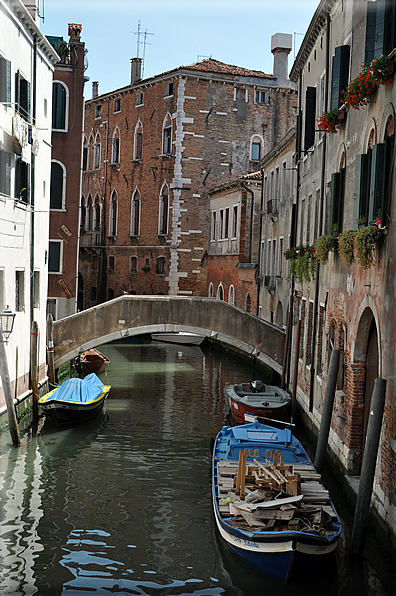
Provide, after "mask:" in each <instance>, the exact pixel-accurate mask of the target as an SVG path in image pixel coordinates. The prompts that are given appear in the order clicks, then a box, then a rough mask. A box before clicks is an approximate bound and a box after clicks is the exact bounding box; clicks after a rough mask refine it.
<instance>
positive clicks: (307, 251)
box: [283, 244, 316, 285]
mask: <svg viewBox="0 0 396 596" xmlns="http://www.w3.org/2000/svg"><path fill="white" fill-rule="evenodd" d="M283 254H284V256H285V258H286V260H287V261H290V273H291V274H292V275H293V277H296V278H297V279H298V281H299V282H300V284H301V285H303V284H304V281H308V282H309V281H311V280H312V281H313V280H314V279H315V271H316V260H315V249H314V247H313V246H311V245H309V244H307V245H304V244H300V245H299V246H297V247H296V248H291V249H290V250H286V251H285V252H284V253H283Z"/></svg>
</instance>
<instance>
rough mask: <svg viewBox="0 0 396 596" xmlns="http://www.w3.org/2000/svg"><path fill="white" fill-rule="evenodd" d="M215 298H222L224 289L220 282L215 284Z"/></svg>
mask: <svg viewBox="0 0 396 596" xmlns="http://www.w3.org/2000/svg"><path fill="white" fill-rule="evenodd" d="M216 298H217V299H218V300H224V289H223V284H221V283H220V284H219V285H218V286H217V294H216Z"/></svg>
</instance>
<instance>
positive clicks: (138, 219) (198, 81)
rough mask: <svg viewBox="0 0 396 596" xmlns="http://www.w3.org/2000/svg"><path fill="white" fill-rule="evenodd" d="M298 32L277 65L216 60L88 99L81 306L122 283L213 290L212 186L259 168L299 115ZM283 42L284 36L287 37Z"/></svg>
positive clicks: (176, 291) (156, 290)
mask: <svg viewBox="0 0 396 596" xmlns="http://www.w3.org/2000/svg"><path fill="white" fill-rule="evenodd" d="M289 38H290V36H282V35H279V34H278V36H274V38H273V48H272V51H273V52H274V56H275V60H274V64H275V72H274V75H268V74H265V73H263V72H257V71H251V70H248V69H244V68H240V67H236V66H231V65H227V64H223V63H221V62H218V61H216V60H213V59H208V60H203V61H201V62H197V63H195V64H192V65H190V66H184V67H180V68H176V69H175V70H172V71H169V72H167V73H163V74H161V75H158V76H156V77H153V78H151V79H146V80H141V79H140V69H141V63H140V60H139V59H134V60H132V67H131V84H130V85H128V86H127V87H124V88H122V89H118V90H116V91H114V92H112V93H108V94H105V95H101V96H100V95H98V87H97V84H96V83H94V85H93V98H92V99H91V100H89V101H87V102H86V112H85V141H84V157H83V170H84V171H83V190H82V202H81V242H80V246H81V248H80V265H79V270H80V273H81V286H82V287H81V295H82V296H84V299H83V303H82V304H81V307H83V308H87V307H90V306H93V305H95V304H97V303H98V302H103V301H104V300H107V299H109V298H112V297H116V296H119V295H121V294H122V293H123V292H126V293H136V294H171V295H207V293H208V285H207V260H206V251H207V247H208V234H209V225H210V222H209V217H210V213H209V200H208V190H209V189H210V188H211V187H213V186H218V185H219V184H221V183H223V182H227V181H229V180H231V179H234V178H237V177H239V176H240V175H242V174H245V173H247V172H251V171H254V170H255V169H257V164H258V162H259V161H260V159H261V158H262V156H263V155H264V154H265V153H266V152H267V151H268V150H269V149H270V148H271V147H273V145H274V144H276V142H277V141H278V140H279V139H280V138H282V137H283V136H284V134H285V133H286V132H287V130H289V128H290V127H291V126H292V124H293V122H294V119H295V114H296V106H297V95H296V91H295V85H294V83H291V82H290V81H289V80H288V79H287V78H286V77H287V75H286V74H285V73H287V66H286V67H285V64H286V65H287V55H288V53H289V52H290V49H291V44H290V39H289ZM282 46H286V47H282Z"/></svg>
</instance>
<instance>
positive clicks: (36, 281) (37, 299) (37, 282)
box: [33, 271, 40, 308]
mask: <svg viewBox="0 0 396 596" xmlns="http://www.w3.org/2000/svg"><path fill="white" fill-rule="evenodd" d="M33 283H34V294H33V308H40V271H35V272H34V278H33Z"/></svg>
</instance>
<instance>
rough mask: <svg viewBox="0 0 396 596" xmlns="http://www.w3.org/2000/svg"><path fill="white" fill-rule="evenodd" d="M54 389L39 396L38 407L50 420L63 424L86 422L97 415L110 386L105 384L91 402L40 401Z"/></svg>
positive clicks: (59, 424)
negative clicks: (41, 396) (42, 396)
mask: <svg viewBox="0 0 396 596" xmlns="http://www.w3.org/2000/svg"><path fill="white" fill-rule="evenodd" d="M54 391H56V389H54V390H53V391H51V392H50V393H49V394H48V395H47V396H44V398H41V401H40V402H39V403H40V407H41V409H42V411H43V412H44V414H45V416H46V418H48V420H50V422H52V423H53V424H56V425H58V426H65V425H71V424H80V423H82V422H87V421H88V420H92V419H93V418H95V417H96V416H98V414H99V413H100V412H101V411H102V409H103V406H104V404H105V401H106V399H107V396H108V394H109V391H110V386H109V385H106V386H105V388H104V390H103V392H102V393H101V394H100V395H99V397H98V398H97V399H95V400H93V401H92V402H86V403H77V402H72V401H70V402H67V401H56V400H51V401H48V403H46V402H45V401H44V402H43V401H42V400H44V399H45V398H48V397H50V396H51V394H53V392H54Z"/></svg>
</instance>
